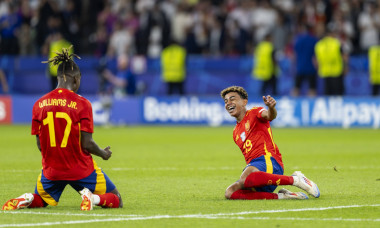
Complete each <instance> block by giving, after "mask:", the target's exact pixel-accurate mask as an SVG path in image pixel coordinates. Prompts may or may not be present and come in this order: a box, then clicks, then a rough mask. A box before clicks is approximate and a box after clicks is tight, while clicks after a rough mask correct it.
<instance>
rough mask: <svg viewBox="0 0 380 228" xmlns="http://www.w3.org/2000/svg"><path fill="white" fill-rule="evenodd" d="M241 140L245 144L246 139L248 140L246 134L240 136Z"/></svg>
mask: <svg viewBox="0 0 380 228" xmlns="http://www.w3.org/2000/svg"><path fill="white" fill-rule="evenodd" d="M240 138H241V141H243V142H244V141H245V138H246V136H245V132H243V133H241V134H240Z"/></svg>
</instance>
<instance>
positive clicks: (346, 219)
mask: <svg viewBox="0 0 380 228" xmlns="http://www.w3.org/2000/svg"><path fill="white" fill-rule="evenodd" d="M218 218H220V219H238V220H239V219H241V220H296V221H300V220H302V221H344V222H380V218H379V219H361V218H358V219H350V218H299V217H274V218H273V217H250V218H247V217H224V218H223V217H218Z"/></svg>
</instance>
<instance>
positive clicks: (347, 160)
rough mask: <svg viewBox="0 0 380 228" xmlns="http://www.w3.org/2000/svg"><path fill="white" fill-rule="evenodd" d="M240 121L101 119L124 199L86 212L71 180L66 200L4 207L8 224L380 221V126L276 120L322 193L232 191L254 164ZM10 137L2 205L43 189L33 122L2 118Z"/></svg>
mask: <svg viewBox="0 0 380 228" xmlns="http://www.w3.org/2000/svg"><path fill="white" fill-rule="evenodd" d="M232 129H233V126H228V127H221V128H211V127H162V126H157V127H111V128H103V127H96V128H95V134H94V139H95V141H97V142H98V144H99V145H100V146H102V147H106V146H108V145H110V146H111V150H112V151H113V156H112V157H111V159H110V160H109V161H103V160H101V159H99V158H95V159H96V161H97V162H98V165H99V166H100V167H102V168H103V170H104V171H105V172H106V173H107V174H108V176H109V177H110V178H111V179H112V180H113V182H114V183H115V184H116V186H117V188H118V189H119V191H120V192H121V194H122V196H123V200H124V208H123V209H101V208H98V207H97V208H95V209H94V210H93V211H90V212H81V211H80V210H79V205H80V202H81V198H80V196H79V194H77V193H76V192H74V191H73V190H72V189H71V188H70V187H67V188H66V190H65V192H64V193H63V195H62V197H61V200H60V202H59V205H58V206H57V207H51V206H49V207H47V208H44V209H23V210H19V211H14V212H3V211H2V212H0V227H12V226H15V224H19V225H20V226H26V225H27V226H31V227H41V226H43V225H49V226H53V225H54V226H56V225H57V224H62V225H63V226H59V227H66V226H68V225H70V227H94V226H97V227H105V226H107V227H108V228H111V227H326V228H327V227H380V190H379V189H380V133H379V131H378V130H373V129H350V130H341V129H279V128H275V129H273V134H274V139H275V142H276V143H277V145H278V146H279V148H280V151H281V152H282V154H283V161H284V164H285V174H287V175H290V174H292V173H293V171H295V170H301V171H302V172H303V173H304V174H305V175H306V176H307V177H309V178H310V179H312V180H313V181H315V182H316V183H317V184H318V186H319V188H320V190H321V197H320V198H319V199H314V198H312V199H309V200H306V201H294V200H293V201H290V200H288V201H280V200H272V201H270V200H268V201H228V200H226V199H224V190H225V189H226V187H228V185H230V184H231V183H233V182H234V181H236V180H237V179H238V178H239V175H240V174H241V171H242V169H243V168H244V166H245V163H244V159H243V156H242V155H241V153H240V151H239V150H238V148H237V146H236V145H235V144H234V142H233V140H232ZM0 141H1V144H0V145H1V159H0V167H1V169H0V183H1V184H0V203H1V205H2V204H3V203H4V202H5V201H6V200H8V199H10V198H12V197H17V196H19V195H21V194H23V193H25V192H32V191H34V186H35V181H36V179H37V176H38V174H39V169H40V168H41V157H40V154H39V151H38V150H37V147H36V142H35V138H34V137H33V136H31V135H30V127H29V126H0ZM278 189H279V188H278ZM278 189H277V190H278ZM289 189H290V190H296V188H294V187H289Z"/></svg>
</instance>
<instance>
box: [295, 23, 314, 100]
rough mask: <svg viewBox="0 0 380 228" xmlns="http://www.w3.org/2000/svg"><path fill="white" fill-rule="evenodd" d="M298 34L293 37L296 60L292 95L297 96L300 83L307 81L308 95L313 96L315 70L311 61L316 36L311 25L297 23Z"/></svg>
mask: <svg viewBox="0 0 380 228" xmlns="http://www.w3.org/2000/svg"><path fill="white" fill-rule="evenodd" d="M299 27H300V30H301V32H300V34H298V35H297V36H296V38H295V42H294V53H295V62H296V78H295V87H294V89H293V91H292V95H293V96H299V95H300V90H301V87H302V84H303V83H304V82H308V83H309V90H308V93H307V94H308V95H309V96H315V95H316V94H317V93H316V88H317V72H316V69H315V66H314V63H313V59H314V56H315V55H314V47H315V44H316V43H317V38H316V37H315V36H314V35H313V34H312V27H311V26H304V25H299Z"/></svg>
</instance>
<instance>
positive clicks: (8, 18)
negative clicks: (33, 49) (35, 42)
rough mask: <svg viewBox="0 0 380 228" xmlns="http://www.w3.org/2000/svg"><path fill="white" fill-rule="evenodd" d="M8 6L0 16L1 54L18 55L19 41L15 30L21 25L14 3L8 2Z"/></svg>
mask: <svg viewBox="0 0 380 228" xmlns="http://www.w3.org/2000/svg"><path fill="white" fill-rule="evenodd" d="M8 7H9V11H8V13H6V14H5V15H3V16H2V17H0V34H1V43H0V50H1V54H2V55H18V54H19V43H18V37H17V32H18V29H19V28H20V26H21V17H20V16H19V15H18V13H17V9H16V5H14V3H10V4H9V5H8Z"/></svg>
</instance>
